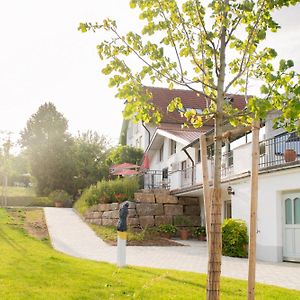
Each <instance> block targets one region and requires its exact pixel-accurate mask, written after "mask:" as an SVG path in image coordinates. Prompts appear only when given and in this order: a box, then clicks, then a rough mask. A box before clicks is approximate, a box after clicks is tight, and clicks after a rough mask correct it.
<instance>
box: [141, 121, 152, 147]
mask: <svg viewBox="0 0 300 300" xmlns="http://www.w3.org/2000/svg"><path fill="white" fill-rule="evenodd" d="M142 126H143V127H144V128H145V129H146V131H147V132H148V145H147V147H146V149H147V148H148V146H149V145H150V139H151V134H150V131H149V129H148V128H147V127H146V126H145V123H144V121H143V122H142Z"/></svg>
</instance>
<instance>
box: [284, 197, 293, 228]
mask: <svg viewBox="0 0 300 300" xmlns="http://www.w3.org/2000/svg"><path fill="white" fill-rule="evenodd" d="M285 224H293V212H292V200H291V199H289V198H288V199H286V200H285Z"/></svg>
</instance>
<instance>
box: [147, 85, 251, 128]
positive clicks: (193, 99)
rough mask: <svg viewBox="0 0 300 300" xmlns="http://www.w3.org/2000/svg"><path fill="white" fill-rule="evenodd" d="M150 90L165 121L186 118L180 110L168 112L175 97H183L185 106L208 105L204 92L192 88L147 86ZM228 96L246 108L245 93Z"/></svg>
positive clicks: (179, 120) (239, 106)
mask: <svg viewBox="0 0 300 300" xmlns="http://www.w3.org/2000/svg"><path fill="white" fill-rule="evenodd" d="M145 88H146V89H147V90H148V91H149V92H151V93H152V100H151V101H152V102H153V104H154V105H155V106H156V107H157V108H158V109H159V110H160V112H161V114H162V122H163V123H176V124H183V123H184V122H185V118H183V117H181V115H180V113H179V112H178V111H174V112H172V113H171V112H168V110H167V107H168V104H169V103H170V101H171V100H173V99H174V98H175V97H179V98H181V102H182V104H183V106H184V107H185V108H194V109H197V108H201V109H204V108H205V107H206V100H205V97H204V94H202V93H199V94H197V93H195V92H193V91H191V90H182V89H181V90H180V89H173V90H169V89H168V88H161V87H149V86H146V87H145ZM227 97H229V98H232V99H233V103H232V104H233V106H234V107H236V108H238V109H240V110H242V109H244V108H245V105H246V103H245V97H244V96H243V95H233V94H228V95H227Z"/></svg>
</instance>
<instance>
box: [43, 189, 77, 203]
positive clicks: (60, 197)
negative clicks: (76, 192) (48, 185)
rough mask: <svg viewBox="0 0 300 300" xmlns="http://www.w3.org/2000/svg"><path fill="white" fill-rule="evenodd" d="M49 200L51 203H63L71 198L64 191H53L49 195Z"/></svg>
mask: <svg viewBox="0 0 300 300" xmlns="http://www.w3.org/2000/svg"><path fill="white" fill-rule="evenodd" d="M48 197H49V199H50V200H52V201H61V202H65V201H67V200H69V199H70V198H71V196H70V195H69V194H68V193H67V192H66V191H64V190H55V191H53V192H51V193H50V194H49V196H48Z"/></svg>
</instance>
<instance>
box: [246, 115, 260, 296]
mask: <svg viewBox="0 0 300 300" xmlns="http://www.w3.org/2000/svg"><path fill="white" fill-rule="evenodd" d="M259 125H260V124H259V121H257V120H256V121H253V127H252V170H251V208H250V239H249V253H248V256H249V260H248V300H254V298H255V268H256V219H257V197H258V164H259Z"/></svg>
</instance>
